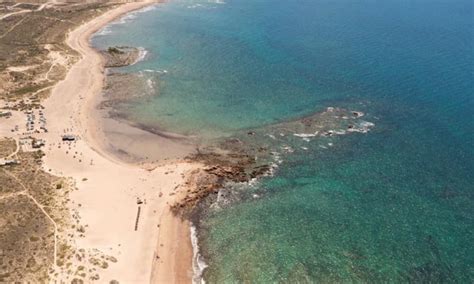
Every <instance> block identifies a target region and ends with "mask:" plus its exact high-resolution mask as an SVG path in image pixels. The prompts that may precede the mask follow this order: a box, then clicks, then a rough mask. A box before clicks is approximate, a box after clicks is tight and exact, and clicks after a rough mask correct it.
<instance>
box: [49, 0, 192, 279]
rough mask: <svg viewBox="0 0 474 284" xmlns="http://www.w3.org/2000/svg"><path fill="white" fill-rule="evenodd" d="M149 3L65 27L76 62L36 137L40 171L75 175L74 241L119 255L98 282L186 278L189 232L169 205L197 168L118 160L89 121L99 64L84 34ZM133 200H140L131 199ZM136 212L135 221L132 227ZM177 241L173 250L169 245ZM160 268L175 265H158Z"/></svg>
mask: <svg viewBox="0 0 474 284" xmlns="http://www.w3.org/2000/svg"><path fill="white" fill-rule="evenodd" d="M149 4H150V2H149V1H147V2H139V3H127V4H124V5H122V6H120V7H118V8H116V9H113V10H111V11H108V12H107V13H105V14H103V15H101V16H100V17H98V18H96V19H94V20H92V21H90V22H88V23H86V24H84V25H82V26H80V27H79V28H77V29H76V30H74V31H72V32H71V33H70V34H69V37H68V40H67V43H68V44H69V45H70V46H71V47H72V48H74V49H75V50H77V51H78V52H79V53H80V54H81V55H82V59H81V60H80V61H78V62H77V63H76V64H75V65H74V66H73V67H72V68H71V69H70V71H69V72H68V74H67V76H66V78H65V80H64V81H62V82H60V83H58V84H57V85H56V86H55V87H54V89H53V91H52V95H51V97H50V98H49V99H48V100H47V101H46V102H45V104H44V106H45V111H44V113H45V117H46V118H47V119H48V130H49V132H48V133H44V134H41V136H40V137H42V138H44V139H45V140H46V142H47V147H46V149H45V152H46V156H45V159H44V160H45V168H46V170H50V171H51V172H52V173H55V174H59V175H64V176H68V177H73V178H74V180H75V182H76V185H77V188H78V190H77V191H74V192H73V193H71V196H70V197H71V200H72V202H71V203H72V205H71V206H72V207H73V208H74V209H77V210H78V212H79V215H80V217H81V223H82V224H83V225H86V226H87V227H86V233H85V237H83V238H78V239H77V240H76V243H77V246H78V248H85V249H99V250H101V251H102V252H104V253H106V254H108V255H112V256H114V257H116V258H117V260H118V262H117V263H113V264H110V266H109V267H108V268H107V269H104V270H101V271H100V272H99V275H100V282H104V283H108V282H109V281H111V280H118V281H119V282H120V283H148V282H149V281H150V279H151V275H152V265H154V266H155V270H159V271H160V273H158V274H157V273H154V274H153V275H154V277H153V281H154V282H155V283H165V282H166V283H173V282H179V283H183V282H190V281H191V280H190V279H191V274H192V268H191V257H190V256H191V255H192V248H191V243H190V239H189V234H188V233H183V232H186V231H189V229H188V227H187V224H185V223H182V222H180V221H179V220H177V219H176V218H174V217H172V216H171V217H170V214H169V211H168V208H169V206H168V204H170V203H172V202H173V201H174V198H175V196H177V194H175V191H177V190H175V188H176V186H177V185H180V184H182V183H183V177H184V174H185V173H187V172H188V171H190V170H191V169H193V168H195V167H196V166H195V165H191V164H188V163H173V164H168V165H164V166H159V167H157V168H156V169H154V170H145V169H142V168H139V167H136V166H133V165H128V164H125V163H122V162H119V161H117V160H116V159H115V158H114V157H111V156H109V155H108V154H107V153H105V151H102V150H101V149H102V148H101V143H103V142H101V141H100V139H101V138H100V137H101V134H100V129H99V128H98V125H97V123H96V121H97V115H98V112H97V111H96V110H95V106H96V104H97V101H98V97H99V94H100V92H101V90H102V86H103V80H104V69H103V67H102V60H101V57H100V56H99V55H98V54H97V53H96V52H95V51H94V50H93V49H92V48H91V47H90V46H89V39H90V36H91V35H92V34H93V33H94V32H96V31H97V30H98V29H100V28H101V27H102V26H104V25H105V24H106V23H108V22H110V21H112V20H113V19H115V18H117V17H118V16H120V15H123V14H124V13H127V12H130V11H132V10H136V9H139V8H142V7H144V6H146V5H149ZM64 133H72V134H75V135H78V136H79V139H78V140H77V141H76V142H74V143H72V144H65V143H63V142H61V135H62V134H64ZM138 199H140V200H141V201H142V202H143V203H142V204H138V203H137V200H138ZM139 207H140V209H138V208H139ZM138 210H140V218H139V221H138V226H137V230H135V226H136V219H137V212H138ZM162 216H166V222H163V224H159V222H160V220H161V219H162ZM158 225H159V226H158ZM170 232H171V233H170ZM173 232H178V234H175V233H173ZM176 237H177V238H178V239H174V238H176ZM170 238H173V239H170ZM157 240H158V244H163V246H162V247H161V246H160V248H159V252H155V249H157ZM176 243H179V250H178V249H177V247H176V246H175V245H173V244H176ZM157 254H159V255H160V259H159V260H160V261H159V262H157V261H156V259H157V258H156V255H157ZM178 255H179V257H177V256H178ZM183 255H184V256H189V257H183ZM162 266H165V267H170V266H172V267H178V268H179V269H175V270H168V269H160V267H162ZM177 275H179V278H177V277H178V276H177Z"/></svg>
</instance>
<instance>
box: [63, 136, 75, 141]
mask: <svg viewBox="0 0 474 284" xmlns="http://www.w3.org/2000/svg"><path fill="white" fill-rule="evenodd" d="M62 140H63V141H70V142H72V141H76V136H74V135H70V134H68V135H63V136H62Z"/></svg>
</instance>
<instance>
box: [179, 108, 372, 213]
mask: <svg viewBox="0 0 474 284" xmlns="http://www.w3.org/2000/svg"><path fill="white" fill-rule="evenodd" d="M363 116H364V113H362V112H359V111H351V110H348V109H343V108H334V107H328V108H327V109H326V110H325V111H322V112H317V113H314V114H312V115H309V116H306V117H303V118H300V119H295V120H290V121H286V122H282V123H277V124H272V125H267V126H264V127H260V128H255V129H248V130H245V131H241V132H239V133H236V134H235V135H233V136H231V137H226V138H222V139H216V140H214V141H212V142H211V143H209V144H208V145H207V146H205V147H203V148H198V149H197V150H196V153H195V154H193V155H191V156H189V157H188V158H187V159H188V160H191V161H194V162H199V163H202V164H204V165H205V167H204V168H203V169H199V170H195V171H194V172H193V173H192V174H191V175H190V178H189V179H188V181H187V182H186V186H187V187H188V189H187V193H188V194H187V196H186V197H185V198H184V199H182V200H181V201H180V202H178V203H176V204H174V205H173V207H172V208H173V210H174V212H176V213H178V214H183V215H184V216H187V217H190V218H192V219H193V217H192V215H200V213H202V211H203V210H204V211H205V210H207V209H208V208H209V207H210V206H211V205H212V204H216V203H219V204H218V205H222V204H229V203H232V201H235V200H236V198H235V196H232V195H231V194H229V192H227V191H226V190H225V189H226V187H228V185H231V184H239V183H240V184H242V183H249V182H252V181H253V180H255V179H257V178H259V177H262V176H268V175H272V174H273V171H274V170H275V169H276V168H277V167H278V165H279V164H280V163H281V157H282V155H288V154H291V153H293V152H294V151H295V148H296V146H295V145H298V144H301V143H306V142H309V141H310V140H311V139H315V138H317V137H331V136H335V135H343V134H348V133H355V132H359V133H366V132H368V131H370V130H371V129H372V127H374V124H373V123H371V122H368V121H365V120H363V119H362V117H363ZM299 149H301V150H304V149H305V147H304V146H299ZM237 199H238V198H237Z"/></svg>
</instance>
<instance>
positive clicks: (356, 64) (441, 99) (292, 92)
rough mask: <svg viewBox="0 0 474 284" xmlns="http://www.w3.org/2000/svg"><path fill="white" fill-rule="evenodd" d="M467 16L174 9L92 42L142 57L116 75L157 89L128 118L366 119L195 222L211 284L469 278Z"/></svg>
mask: <svg viewBox="0 0 474 284" xmlns="http://www.w3.org/2000/svg"><path fill="white" fill-rule="evenodd" d="M473 16H474V15H473V4H472V1H469V0H459V1H456V0H455V1H442V0H440V1H428V0H412V1H399V0H397V1H395V0H387V1H369V0H358V1H349V0H347V1H344V0H341V1H323V0H313V1H295V0H293V1H292V0H290V1H270V0H259V1H245V0H228V1H226V3H223V4H219V3H211V2H207V1H171V2H170V3H166V4H162V5H158V6H156V7H155V8H154V9H152V10H150V11H147V12H143V13H138V14H136V15H135V16H132V17H130V18H129V19H128V20H126V21H124V22H126V24H122V25H118V24H117V25H112V26H110V27H109V30H110V32H111V33H109V34H105V35H98V36H96V37H95V38H94V44H95V45H96V46H98V47H107V46H109V45H133V46H141V47H144V48H146V49H147V50H148V51H149V55H148V56H147V59H146V60H145V61H143V62H140V63H138V64H136V65H133V66H130V67H127V68H124V69H123V70H122V71H125V72H133V73H135V72H141V73H142V74H143V76H148V77H149V78H150V80H152V82H153V86H154V88H155V90H156V95H155V96H153V97H147V98H142V99H140V100H137V101H134V102H132V103H129V104H127V105H126V106H125V107H124V111H127V112H128V113H129V114H130V115H131V116H132V117H133V119H135V120H138V121H140V122H143V123H149V124H154V125H159V126H161V127H165V128H167V129H172V130H173V131H176V132H180V133H184V134H195V135H200V136H205V137H220V136H223V135H232V134H233V133H236V132H237V131H241V130H245V129H250V128H253V127H262V126H265V125H268V124H272V123H276V122H281V121H285V120H290V119H295V118H298V117H301V116H303V115H307V114H310V113H313V112H315V111H320V110H323V109H325V108H326V107H328V106H337V107H349V108H352V109H358V110H361V111H364V112H365V113H367V118H366V119H367V120H369V121H371V122H373V123H375V128H374V129H373V131H371V132H369V133H366V134H359V133H357V134H351V135H343V136H337V137H330V138H318V139H316V138H314V139H312V140H311V141H309V142H306V141H301V140H300V141H298V142H294V145H290V146H292V147H293V148H294V149H296V150H295V152H294V153H292V154H283V153H282V159H283V162H282V164H281V165H280V167H279V168H278V170H277V171H276V172H275V175H274V176H273V177H267V178H264V179H262V180H260V181H259V182H257V183H256V184H254V185H252V186H248V187H247V188H246V192H247V195H245V196H246V197H244V200H243V201H241V202H238V203H234V204H232V206H227V207H225V208H222V209H213V210H211V211H210V212H209V213H208V214H207V215H205V216H203V218H202V220H201V222H200V223H199V224H197V225H199V231H200V245H201V247H202V250H203V255H204V256H205V260H206V262H207V264H208V265H209V267H208V268H207V269H206V271H205V273H204V277H205V279H206V280H207V281H209V282H211V283H222V282H226V283H235V282H257V283H268V282H344V283H348V282H370V283H374V282H376V283H378V282H396V283H397V282H415V283H419V282H423V283H471V282H472V281H474V249H473V246H472V244H473V243H474V237H473V233H474V220H473V218H474V204H473V202H474V191H473V190H474V186H473V184H474V174H473V172H474V150H473V147H472V146H473V141H474V140H473V139H474V137H473V133H474V125H473V118H474V116H473V114H472V113H473V111H474V102H473V95H474V84H473V78H474V67H473V64H474V46H473V45H474V34H473V31H474V21H473ZM146 70H152V71H153V72H150V71H146ZM164 70H166V71H167V72H164ZM328 143H332V145H333V146H329V144H328ZM322 146H324V148H323V147H322ZM301 147H305V149H306V150H303V148H301ZM254 194H256V195H254Z"/></svg>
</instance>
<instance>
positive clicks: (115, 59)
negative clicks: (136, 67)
mask: <svg viewBox="0 0 474 284" xmlns="http://www.w3.org/2000/svg"><path fill="white" fill-rule="evenodd" d="M142 52H143V51H141V50H140V49H138V48H135V47H127V46H116V47H109V48H108V49H107V50H102V51H101V54H102V56H103V57H104V59H105V67H106V68H111V67H123V66H128V65H132V64H134V63H135V62H137V61H138V59H139V58H140V56H141V53H142Z"/></svg>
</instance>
